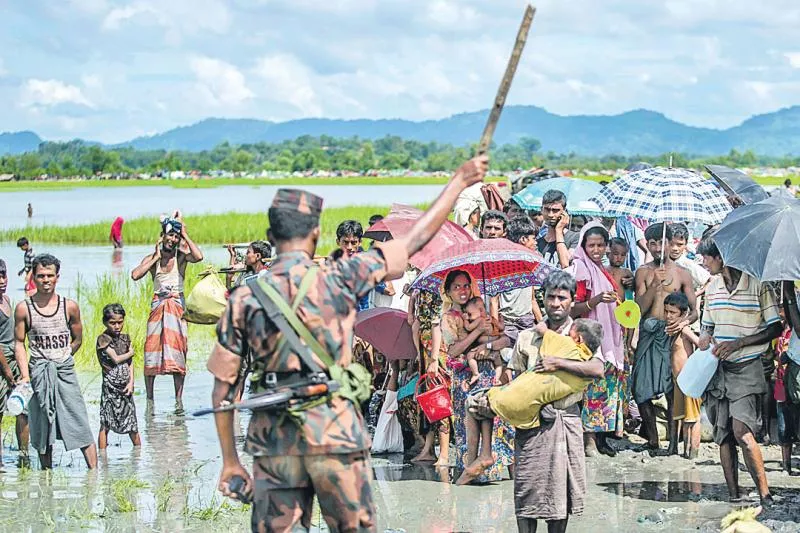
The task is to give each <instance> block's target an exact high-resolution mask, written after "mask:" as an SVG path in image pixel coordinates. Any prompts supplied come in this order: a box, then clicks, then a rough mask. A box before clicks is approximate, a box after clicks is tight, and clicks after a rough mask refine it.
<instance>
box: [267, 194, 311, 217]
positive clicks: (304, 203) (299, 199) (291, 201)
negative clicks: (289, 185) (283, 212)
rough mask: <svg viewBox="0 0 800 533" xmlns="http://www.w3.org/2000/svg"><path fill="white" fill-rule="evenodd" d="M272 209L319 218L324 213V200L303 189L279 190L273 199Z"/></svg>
mask: <svg viewBox="0 0 800 533" xmlns="http://www.w3.org/2000/svg"><path fill="white" fill-rule="evenodd" d="M272 207H275V208H278V209H291V210H293V211H297V212H299V213H303V214H306V215H314V216H315V217H319V215H320V213H322V198H320V197H319V196H317V195H316V194H311V193H310V192H308V191H303V190H301V189H278V191H277V192H276V193H275V198H273V199H272Z"/></svg>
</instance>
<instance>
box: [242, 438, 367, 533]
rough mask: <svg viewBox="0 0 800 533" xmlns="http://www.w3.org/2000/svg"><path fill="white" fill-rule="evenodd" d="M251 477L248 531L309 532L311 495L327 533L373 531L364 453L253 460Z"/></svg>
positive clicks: (264, 532)
mask: <svg viewBox="0 0 800 533" xmlns="http://www.w3.org/2000/svg"><path fill="white" fill-rule="evenodd" d="M253 479H254V482H255V494H254V496H253V516H252V528H253V532H257V533H272V532H276V533H277V532H287V533H288V532H296V531H308V530H309V528H310V527H311V514H312V504H313V501H314V495H315V494H316V496H317V499H318V500H319V505H320V508H321V509H322V516H323V517H324V518H325V522H326V523H327V524H328V527H329V528H330V530H331V532H332V533H360V532H373V531H376V528H377V524H376V520H375V504H374V502H373V501H372V485H371V483H372V465H371V463H370V459H369V453H368V452H367V451H361V452H356V453H351V454H331V455H298V456H292V455H282V456H276V457H257V458H256V459H255V461H254V464H253Z"/></svg>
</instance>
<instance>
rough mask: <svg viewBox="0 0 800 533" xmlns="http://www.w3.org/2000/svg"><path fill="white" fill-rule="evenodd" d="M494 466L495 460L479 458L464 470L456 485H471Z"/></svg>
mask: <svg viewBox="0 0 800 533" xmlns="http://www.w3.org/2000/svg"><path fill="white" fill-rule="evenodd" d="M493 464H494V459H486V458H481V457H479V458H477V459H475V460H474V461H473V462H472V464H471V465H469V466H468V467H466V468H465V469H464V472H462V474H461V476H459V478H458V479H457V480H456V485H469V484H470V483H472V482H473V481H475V480H476V479H477V478H479V477H480V475H481V474H483V471H484V470H486V469H487V468H489V467H490V466H492V465H493Z"/></svg>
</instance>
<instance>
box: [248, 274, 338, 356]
mask: <svg viewBox="0 0 800 533" xmlns="http://www.w3.org/2000/svg"><path fill="white" fill-rule="evenodd" d="M318 269H319V267H317V266H316V265H314V266H312V267H310V268H309V269H308V271H307V272H306V274H305V275H304V276H303V279H302V281H301V282H300V287H299V290H298V293H297V295H296V296H295V299H294V301H293V302H292V303H293V305H292V307H289V304H288V303H286V300H284V299H283V297H282V296H281V295H280V294H279V293H278V291H277V290H275V288H274V287H272V285H270V284H269V283H267V282H266V280H263V279H260V278H255V279H251V280H249V281H248V282H247V286H248V287H250V289H251V290H252V291H253V296H255V298H256V299H257V300H258V302H259V303H260V304H261V307H263V308H264V311H265V312H266V313H267V317H268V318H269V319H270V320H271V321H272V323H273V324H275V326H276V327H277V328H278V330H279V331H280V332H281V333H282V334H283V338H284V339H285V340H286V342H288V343H289V344H290V345H291V347H292V349H293V350H294V351H295V352H296V353H297V355H298V356H299V357H300V360H301V361H302V362H303V363H304V364H305V366H306V367H308V369H309V370H310V371H311V372H322V371H323V369H322V368H320V366H319V364H318V363H317V362H316V361H315V360H314V357H313V356H312V351H313V352H314V353H315V354H316V355H317V357H319V358H320V359H321V360H322V362H323V363H324V364H326V365H329V366H330V365H332V364H333V360H332V359H331V358H330V356H329V355H328V354H327V353H325V351H324V348H322V346H321V345H320V344H319V342H317V340H316V339H315V338H314V337H313V336H312V335H311V332H310V331H308V328H306V327H305V324H303V322H302V321H301V320H300V319H299V318H298V317H297V308H298V307H299V306H300V303H302V301H303V299H304V298H305V295H306V293H308V289H309V288H310V287H311V283H312V282H313V281H314V280H315V279H316V275H317V271H318ZM298 333H299V334H300V336H301V337H303V340H305V341H306V342H305V343H303V342H302V341H301V340H300V338H299V337H298ZM307 338H309V339H311V342H309V341H308V340H307ZM312 342H313V344H312ZM314 345H316V348H317V349H319V350H320V351H321V353H322V356H320V354H319V353H317V351H316V350H315V349H314V348H315V346H314ZM329 363H330V364H329Z"/></svg>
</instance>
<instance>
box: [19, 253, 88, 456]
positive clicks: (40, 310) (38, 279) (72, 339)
mask: <svg viewBox="0 0 800 533" xmlns="http://www.w3.org/2000/svg"><path fill="white" fill-rule="evenodd" d="M60 269H61V263H60V262H59V261H58V259H56V258H55V257H53V256H52V255H49V254H42V255H38V256H36V258H34V260H33V268H32V272H33V279H34V283H35V284H36V294H34V295H33V296H32V297H30V298H29V299H27V300H25V301H23V302H20V303H19V304H17V307H16V309H15V311H14V318H15V326H14V337H15V341H16V342H15V355H16V359H17V361H18V363H19V367H20V374H21V378H20V382H30V383H31V385H32V386H33V392H34V394H33V397H31V399H30V402H29V404H28V409H29V424H30V440H31V445H32V446H33V447H34V448H35V449H36V451H37V452H38V453H39V460H40V462H41V466H42V468H43V469H49V468H52V467H53V444H54V443H55V440H56V438H58V439H60V440H62V441H63V442H64V447H65V448H66V449H67V451H69V450H75V449H80V450H81V452H83V457H84V459H85V460H86V465H87V466H88V467H89V468H90V469H93V468H95V467H96V466H97V449H96V447H95V444H94V437H93V436H92V430H91V428H90V427H89V417H88V415H87V413H86V404H85V403H84V401H83V395H82V393H81V389H80V385H79V383H78V376H77V374H76V373H75V363H74V360H73V355H74V354H75V352H77V351H78V349H79V348H80V347H81V343H82V341H83V326H82V325H81V312H80V309H79V308H78V304H77V303H76V302H74V301H72V300H69V299H67V298H63V297H61V296H59V295H58V294H57V293H56V283H57V282H58V276H59V271H60ZM26 337H27V338H28V348H27V349H26V347H25V338H26ZM29 356H30V357H29ZM53 370H55V372H56V378H55V379H54V380H52V379H51V378H50V375H51V373H52V371H53Z"/></svg>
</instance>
